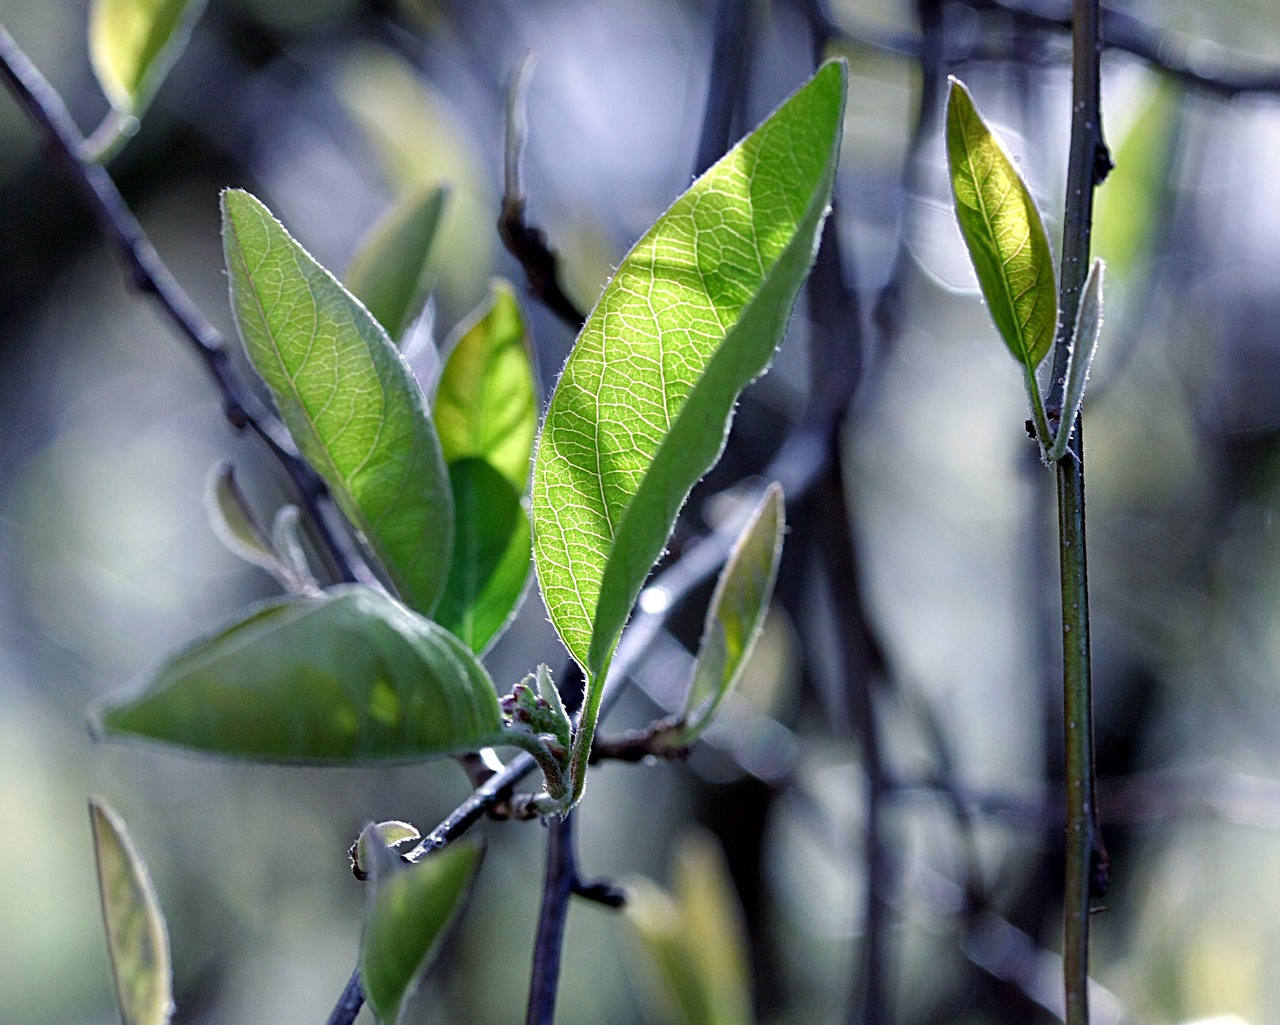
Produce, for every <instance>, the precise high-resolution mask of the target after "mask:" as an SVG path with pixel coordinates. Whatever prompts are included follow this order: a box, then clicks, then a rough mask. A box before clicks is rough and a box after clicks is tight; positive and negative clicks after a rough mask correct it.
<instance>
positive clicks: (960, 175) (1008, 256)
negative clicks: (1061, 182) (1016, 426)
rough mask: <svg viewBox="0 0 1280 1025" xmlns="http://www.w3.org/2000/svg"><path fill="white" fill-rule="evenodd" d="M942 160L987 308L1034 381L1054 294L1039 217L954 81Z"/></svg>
mask: <svg viewBox="0 0 1280 1025" xmlns="http://www.w3.org/2000/svg"><path fill="white" fill-rule="evenodd" d="M946 135H947V160H948V163H949V165H950V170H951V189H952V193H953V195H954V197H955V205H956V220H957V221H959V223H960V234H961V235H963V236H964V241H965V245H966V246H968V248H969V257H970V259H972V260H973V268H974V270H975V271H976V272H977V275H978V284H979V285H980V286H981V287H982V294H983V296H984V297H985V298H986V300H987V309H988V310H989V311H990V313H991V319H992V320H993V321H995V324H996V327H997V328H998V329H999V331H1000V334H1001V336H1002V337H1003V338H1004V341H1005V344H1006V345H1007V346H1008V347H1009V351H1010V352H1012V353H1013V355H1014V358H1015V359H1017V360H1018V362H1019V363H1021V364H1022V365H1023V366H1024V367H1025V368H1026V370H1027V373H1028V374H1034V372H1035V369H1036V367H1038V366H1039V365H1040V363H1041V361H1042V360H1043V359H1044V358H1045V356H1046V355H1047V354H1048V352H1049V350H1050V349H1051V348H1052V347H1053V337H1054V332H1055V331H1056V330H1057V326H1058V292H1057V282H1056V276H1055V273H1054V266H1053V254H1052V253H1051V251H1050V249H1049V236H1048V235H1046V234H1045V230H1044V222H1043V221H1042V220H1041V218H1040V211H1039V209H1038V208H1037V207H1036V204H1035V200H1034V199H1032V198H1031V192H1030V190H1029V189H1028V188H1027V184H1026V182H1024V181H1023V180H1022V175H1021V174H1019V172H1018V168H1017V165H1016V164H1015V163H1014V162H1013V159H1012V158H1011V157H1010V156H1009V154H1008V153H1006V152H1005V149H1004V147H1003V146H1002V145H1001V144H1000V141H999V140H998V139H997V138H996V137H995V136H994V135H993V134H992V132H991V130H990V129H989V128H988V127H987V125H986V123H985V122H984V121H983V120H982V116H981V115H980V114H979V113H978V110H977V108H976V107H975V106H974V104H973V98H972V97H971V96H970V95H969V91H968V90H967V89H966V88H965V87H964V85H963V84H962V83H961V82H960V81H958V80H957V79H955V78H953V79H951V92H950V95H949V96H948V99H947V133H946Z"/></svg>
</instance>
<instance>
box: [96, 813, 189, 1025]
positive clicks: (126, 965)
mask: <svg viewBox="0 0 1280 1025" xmlns="http://www.w3.org/2000/svg"><path fill="white" fill-rule="evenodd" d="M89 822H90V824H91V825H92V827H93V852H94V858H95V861H96V862H97V865H98V892H99V895H100V896H101V898H102V920H103V922H104V923H105V924H106V927H107V952H108V954H109V955H110V958H111V975H112V978H113V979H114V980H115V984H116V1001H117V1004H118V1006H119V1008H120V1020H121V1021H122V1022H123V1023H124V1025H168V1022H169V1019H170V1018H171V1017H172V1015H173V972H172V969H171V968H170V963H169V933H168V931H167V930H166V929H165V924H164V915H163V914H161V912H160V902H159V901H158V900H156V893H155V890H154V889H153V888H152V886H151V879H150V877H149V876H148V875H147V866H146V865H145V864H143V861H142V859H141V858H140V857H139V856H138V852H137V851H135V850H134V848H133V843H132V842H131V841H130V840H129V834H128V832H127V831H126V830H125V827H124V822H123V821H121V819H120V816H118V815H117V814H116V813H115V811H113V810H112V809H111V807H110V806H109V805H108V804H107V802H106V801H104V800H103V799H102V798H100V797H91V798H90V799H89Z"/></svg>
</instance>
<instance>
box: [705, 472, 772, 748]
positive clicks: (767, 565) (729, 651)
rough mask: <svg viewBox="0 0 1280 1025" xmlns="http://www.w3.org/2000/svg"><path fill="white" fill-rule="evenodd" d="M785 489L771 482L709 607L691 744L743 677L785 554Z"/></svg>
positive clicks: (731, 556)
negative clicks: (783, 544)
mask: <svg viewBox="0 0 1280 1025" xmlns="http://www.w3.org/2000/svg"><path fill="white" fill-rule="evenodd" d="M784 526H785V524H784V523H783V515H782V488H781V487H780V486H779V485H777V484H771V485H770V486H769V488H768V490H767V491H766V492H765V494H764V497H763V498H762V499H761V500H760V504H759V505H758V506H757V507H756V509H755V511H754V512H753V513H752V515H751V519H750V520H749V521H748V523H747V525H746V526H745V527H744V528H743V530H742V533H741V534H740V535H739V537H738V540H737V542H736V543H735V544H734V547H733V551H732V552H731V553H730V555H729V559H728V561H727V562H726V563H725V567H724V570H723V572H721V574H720V579H719V581H718V582H717V583H716V589H715V591H714V592H713V593H712V595H711V604H710V606H709V607H708V608H707V621H706V626H705V627H704V628H703V632H702V644H701V645H700V647H699V651H698V658H697V661H696V662H695V663H694V667H693V676H692V679H691V681H690V684H689V696H688V698H686V700H685V712H684V717H685V727H684V729H683V730H682V731H680V739H681V741H682V742H684V743H689V742H691V741H692V740H694V739H696V738H697V736H698V735H699V734H700V733H701V732H702V731H703V730H705V729H706V728H707V726H708V725H709V724H710V723H711V720H712V718H713V717H714V716H715V713H716V710H717V709H718V708H719V707H720V702H722V701H723V700H724V697H725V695H726V694H728V693H729V691H730V690H731V689H732V687H733V685H734V684H735V683H736V682H737V680H738V677H739V676H741V675H742V669H743V667H744V666H745V665H746V663H747V658H748V656H750V654H751V649H752V647H754V645H755V642H756V638H757V637H759V635H760V629H761V627H763V626H764V616H765V612H766V611H767V610H768V607H769V596H770V595H771V594H773V584H774V581H775V580H776V579H777V576H778V560H779V559H780V558H781V556H782V531H783V527H784Z"/></svg>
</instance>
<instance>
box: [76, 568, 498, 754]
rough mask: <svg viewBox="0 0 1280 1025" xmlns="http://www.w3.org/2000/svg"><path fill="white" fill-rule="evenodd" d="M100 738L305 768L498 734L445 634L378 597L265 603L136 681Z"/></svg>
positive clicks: (469, 743) (481, 690) (484, 683)
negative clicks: (127, 739) (136, 740)
mask: <svg viewBox="0 0 1280 1025" xmlns="http://www.w3.org/2000/svg"><path fill="white" fill-rule="evenodd" d="M97 722H98V725H99V727H100V729H101V730H102V732H104V733H107V734H112V735H118V736H125V737H135V738H140V739H144V740H153V741H158V742H160V743H164V744H171V745H176V746H178V747H184V748H188V749H190V750H194V751H201V752H206V753H208V754H215V755H224V756H228V757H233V758H247V759H252V760H256V761H272V762H295V763H302V764H312V765H362V764H370V763H376V762H388V761H413V760H419V759H425V758H433V757H437V756H440V755H448V754H460V753H463V752H467V751H478V750H480V749H481V748H485V747H490V746H492V745H494V744H496V743H498V742H499V741H500V740H501V738H502V715H501V712H500V711H499V709H498V698H497V694H496V693H495V692H494V688H493V683H492V681H491V680H490V679H489V676H488V674H487V673H486V672H485V670H484V667H483V666H481V665H480V663H479V662H478V661H477V660H476V658H475V656H474V655H473V654H472V653H471V651H470V650H469V649H468V648H467V647H466V645H464V644H463V643H462V642H461V641H459V640H458V639H457V638H456V637H454V636H453V635H452V634H450V633H449V632H448V631H447V630H445V629H444V628H443V627H440V626H438V625H437V624H435V623H432V622H430V621H429V620H426V619H423V618H422V617H421V616H418V615H416V614H414V613H413V612H412V611H410V610H409V609H407V608H405V607H404V606H403V605H401V604H399V603H398V602H396V601H394V600H393V599H391V598H389V597H387V596H386V595H385V594H383V593H382V592H380V591H377V590H374V589H372V588H368V587H358V586H349V587H339V588H334V589H333V590H332V591H329V592H327V593H326V594H324V595H320V596H315V597H294V598H286V599H283V600H277V601H272V602H268V603H266V604H264V605H261V606H259V607H258V608H257V609H256V610H255V611H253V612H251V613H250V614H249V615H248V616H247V617H245V618H244V619H241V620H240V621H238V622H236V623H234V624H232V625H231V626H229V627H225V628H223V629H222V630H220V631H218V632H217V633H215V634H213V635H212V636H210V637H206V638H204V639H203V640H200V641H197V642H196V643H195V644H193V645H192V646H191V647H189V648H187V649H186V650H184V651H181V652H179V653H178V654H177V655H174V656H172V657H171V658H169V659H168V660H167V661H165V662H164V663H163V664H162V665H161V666H160V667H159V668H157V669H155V670H153V671H152V672H150V673H148V674H146V675H145V676H144V677H143V679H142V680H141V681H140V685H139V686H138V687H137V688H136V690H135V692H134V694H133V695H132V696H131V697H127V698H124V699H119V700H116V701H115V702H113V703H111V704H108V705H107V706H106V707H105V708H103V709H102V710H100V711H99V713H98V715H97Z"/></svg>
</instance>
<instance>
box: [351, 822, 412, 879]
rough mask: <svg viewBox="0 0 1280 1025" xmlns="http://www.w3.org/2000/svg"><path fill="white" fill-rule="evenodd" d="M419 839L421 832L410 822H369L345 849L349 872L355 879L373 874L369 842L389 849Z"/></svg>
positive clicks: (372, 851) (373, 853)
mask: <svg viewBox="0 0 1280 1025" xmlns="http://www.w3.org/2000/svg"><path fill="white" fill-rule="evenodd" d="M420 839H422V834H421V833H419V832H418V827H417V826H415V825H413V823H411V822H401V821H400V820H399V819H390V820H388V821H386V822H378V823H370V824H369V825H367V826H365V827H364V829H362V830H360V835H359V836H358V837H357V838H356V842H355V843H353V844H352V845H351V847H350V848H349V849H348V850H347V856H348V857H349V858H350V859H351V872H352V874H353V875H354V876H355V877H356V878H357V879H368V878H369V876H370V875H372V874H373V867H372V865H373V860H374V856H375V852H374V849H373V848H372V847H371V846H370V845H371V844H379V845H380V846H382V847H384V848H387V849H389V850H390V849H394V848H396V847H400V846H402V845H404V844H407V843H409V842H410V841H413V840H420Z"/></svg>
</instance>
